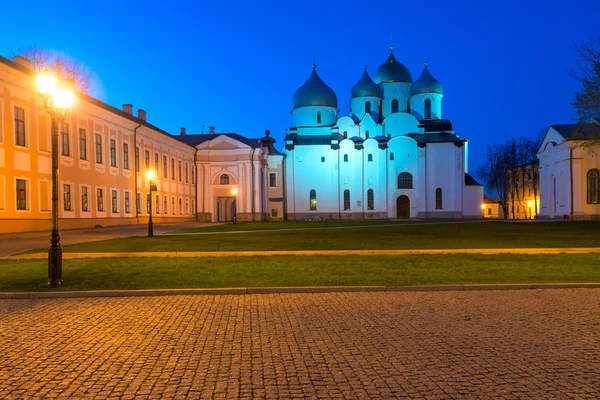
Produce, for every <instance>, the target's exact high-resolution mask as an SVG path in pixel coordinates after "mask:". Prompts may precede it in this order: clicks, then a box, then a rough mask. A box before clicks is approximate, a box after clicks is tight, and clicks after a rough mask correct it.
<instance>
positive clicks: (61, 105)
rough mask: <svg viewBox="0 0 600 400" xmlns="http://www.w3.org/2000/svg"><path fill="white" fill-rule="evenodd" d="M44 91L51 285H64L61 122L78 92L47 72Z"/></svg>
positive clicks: (68, 82) (39, 78)
mask: <svg viewBox="0 0 600 400" xmlns="http://www.w3.org/2000/svg"><path fill="white" fill-rule="evenodd" d="M36 83H37V86H38V89H39V91H40V93H41V94H42V95H43V96H44V101H45V104H44V105H45V107H46V111H48V113H49V114H50V121H51V126H52V133H51V134H52V233H51V235H50V249H49V250H48V285H50V286H61V285H62V284H63V279H62V248H61V246H60V235H59V233H58V124H59V123H62V122H63V121H64V118H65V116H66V114H67V112H68V111H69V110H70V109H71V107H72V105H73V101H74V100H75V94H74V92H73V90H72V87H73V83H72V80H70V79H65V80H62V81H61V82H58V80H57V78H56V77H55V76H53V75H51V74H49V73H48V72H47V71H45V72H43V73H41V74H39V75H38V76H37V77H36Z"/></svg>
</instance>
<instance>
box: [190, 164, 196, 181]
mask: <svg viewBox="0 0 600 400" xmlns="http://www.w3.org/2000/svg"><path fill="white" fill-rule="evenodd" d="M195 169H196V168H195V165H194V164H192V168H191V170H192V184H195V183H196V173H195V171H194V170H195Z"/></svg>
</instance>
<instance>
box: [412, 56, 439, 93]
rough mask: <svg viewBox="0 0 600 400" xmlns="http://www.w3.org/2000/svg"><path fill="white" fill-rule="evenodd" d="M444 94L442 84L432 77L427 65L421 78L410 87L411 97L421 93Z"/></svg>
mask: <svg viewBox="0 0 600 400" xmlns="http://www.w3.org/2000/svg"><path fill="white" fill-rule="evenodd" d="M442 92H443V89H442V84H441V83H440V81H438V80H437V79H435V78H434V77H433V76H432V75H431V73H430V72H429V69H428V68H427V63H425V66H424V67H423V72H422V73H421V76H420V77H419V79H417V80H416V81H415V83H413V84H412V86H411V87H410V95H411V96H414V95H417V94H421V93H439V94H442Z"/></svg>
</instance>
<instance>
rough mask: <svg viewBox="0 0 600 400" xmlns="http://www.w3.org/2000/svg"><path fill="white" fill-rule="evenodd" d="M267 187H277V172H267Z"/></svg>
mask: <svg viewBox="0 0 600 400" xmlns="http://www.w3.org/2000/svg"><path fill="white" fill-rule="evenodd" d="M269 187H277V173H275V172H270V173H269Z"/></svg>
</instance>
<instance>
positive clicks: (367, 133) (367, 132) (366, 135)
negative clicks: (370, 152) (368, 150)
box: [365, 131, 369, 139]
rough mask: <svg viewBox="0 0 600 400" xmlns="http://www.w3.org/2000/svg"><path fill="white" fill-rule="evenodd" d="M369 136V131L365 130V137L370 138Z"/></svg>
mask: <svg viewBox="0 0 600 400" xmlns="http://www.w3.org/2000/svg"><path fill="white" fill-rule="evenodd" d="M368 138H369V131H366V132H365V139H368Z"/></svg>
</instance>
